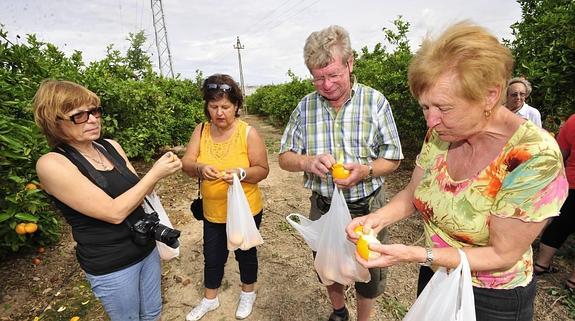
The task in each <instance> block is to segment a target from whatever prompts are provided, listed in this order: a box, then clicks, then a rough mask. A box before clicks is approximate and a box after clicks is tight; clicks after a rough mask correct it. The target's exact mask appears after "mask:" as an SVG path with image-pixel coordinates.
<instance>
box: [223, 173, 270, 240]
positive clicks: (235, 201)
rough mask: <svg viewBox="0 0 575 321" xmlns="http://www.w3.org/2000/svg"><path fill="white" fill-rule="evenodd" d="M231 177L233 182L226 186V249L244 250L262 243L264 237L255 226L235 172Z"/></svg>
mask: <svg viewBox="0 0 575 321" xmlns="http://www.w3.org/2000/svg"><path fill="white" fill-rule="evenodd" d="M233 177H234V182H233V184H232V185H230V187H228V217H227V219H226V235H227V239H228V250H230V251H235V250H237V249H238V248H239V249H242V250H244V251H245V250H249V249H251V248H252V247H254V246H257V245H260V244H263V243H264V239H263V238H262V236H261V235H260V231H258V228H257V227H256V222H255V221H254V217H253V215H252V211H251V209H250V204H249V203H248V199H247V198H246V194H245V193H244V189H243V188H242V184H241V183H240V179H239V178H238V176H237V175H236V174H235V173H234V174H233Z"/></svg>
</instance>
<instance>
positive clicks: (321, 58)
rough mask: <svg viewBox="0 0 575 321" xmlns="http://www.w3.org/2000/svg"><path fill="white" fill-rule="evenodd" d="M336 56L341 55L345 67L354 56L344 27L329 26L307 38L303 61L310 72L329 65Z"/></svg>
mask: <svg viewBox="0 0 575 321" xmlns="http://www.w3.org/2000/svg"><path fill="white" fill-rule="evenodd" d="M335 55H341V59H342V63H343V64H344V65H345V64H346V63H347V61H348V59H349V58H350V57H352V56H353V50H352V49H351V41H350V39H349V33H348V32H347V30H345V29H344V28H343V27H340V26H329V27H327V28H325V29H322V30H319V31H315V32H312V33H311V34H310V35H309V36H308V37H307V40H306V41H305V46H304V47H303V59H304V61H305V65H306V66H307V69H309V70H310V71H311V70H312V69H316V68H323V67H325V66H327V65H329V64H330V63H331V62H332V61H333V58H334V56H335Z"/></svg>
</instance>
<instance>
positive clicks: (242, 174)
mask: <svg viewBox="0 0 575 321" xmlns="http://www.w3.org/2000/svg"><path fill="white" fill-rule="evenodd" d="M238 173H239V175H238V178H239V179H240V181H243V180H244V178H246V170H245V169H243V168H241V167H239V168H238Z"/></svg>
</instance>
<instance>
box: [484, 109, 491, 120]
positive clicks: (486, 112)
mask: <svg viewBox="0 0 575 321" xmlns="http://www.w3.org/2000/svg"><path fill="white" fill-rule="evenodd" d="M483 115H485V118H486V119H489V117H491V109H488V110H486V111H484V112H483Z"/></svg>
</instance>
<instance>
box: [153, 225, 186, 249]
mask: <svg viewBox="0 0 575 321" xmlns="http://www.w3.org/2000/svg"><path fill="white" fill-rule="evenodd" d="M180 233H181V232H180V231H179V230H176V229H172V228H169V227H167V226H165V225H163V224H158V225H157V226H156V230H155V232H154V238H155V239H156V240H157V241H160V242H162V243H164V244H166V245H167V246H169V247H171V248H174V249H175V248H177V247H178V246H180V242H179V241H178V237H180Z"/></svg>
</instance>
